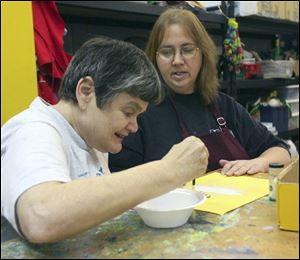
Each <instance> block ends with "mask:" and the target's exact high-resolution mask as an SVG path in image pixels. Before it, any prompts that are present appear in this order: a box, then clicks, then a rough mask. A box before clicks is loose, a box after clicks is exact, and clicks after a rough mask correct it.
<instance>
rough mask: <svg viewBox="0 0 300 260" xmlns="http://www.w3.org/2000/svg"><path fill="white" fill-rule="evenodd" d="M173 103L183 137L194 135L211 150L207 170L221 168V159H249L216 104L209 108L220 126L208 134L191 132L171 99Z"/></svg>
mask: <svg viewBox="0 0 300 260" xmlns="http://www.w3.org/2000/svg"><path fill="white" fill-rule="evenodd" d="M171 104H172V107H173V109H174V112H175V113H176V115H177V119H178V123H179V125H180V128H181V131H182V139H185V138H187V137H188V136H191V135H193V136H196V137H198V138H200V139H201V141H202V142H203V143H204V144H205V145H206V147H207V149H208V152H209V158H208V166H207V171H213V170H216V169H218V168H220V164H219V161H220V160H221V159H225V160H228V161H232V160H249V156H248V154H247V152H246V151H245V149H244V147H243V146H241V144H240V143H239V142H238V141H237V140H236V139H235V138H234V137H233V135H232V133H231V132H230V131H229V129H228V128H227V126H226V120H225V119H224V117H222V116H221V115H220V112H219V110H218V109H217V107H216V105H215V104H213V103H212V104H210V105H209V109H210V111H211V112H212V114H213V115H214V117H215V119H216V122H217V124H218V128H215V129H210V132H209V133H207V134H201V133H197V132H192V133H190V132H189V131H188V130H187V128H186V127H185V125H184V123H183V120H182V118H181V116H180V114H179V113H178V111H177V109H176V104H175V101H174V100H173V99H171Z"/></svg>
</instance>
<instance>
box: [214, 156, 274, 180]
mask: <svg viewBox="0 0 300 260" xmlns="http://www.w3.org/2000/svg"><path fill="white" fill-rule="evenodd" d="M219 164H220V166H221V167H222V169H221V173H222V174H225V175H227V176H232V175H234V176H239V175H243V174H255V173H258V172H267V171H268V168H269V162H268V160H266V159H265V158H259V157H258V158H255V159H251V160H236V161H228V160H223V159H221V160H220V161H219Z"/></svg>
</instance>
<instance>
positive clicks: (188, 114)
mask: <svg viewBox="0 0 300 260" xmlns="http://www.w3.org/2000/svg"><path fill="white" fill-rule="evenodd" d="M173 98H174V100H175V102H176V109H177V112H178V113H179V114H180V117H181V118H182V121H183V123H184V126H185V127H186V129H187V131H188V133H190V134H191V133H199V134H200V135H205V134H208V133H209V132H210V130H212V129H219V127H220V125H219V124H218V122H217V121H216V117H215V116H214V115H213V113H212V112H211V109H210V108H209V106H205V105H203V104H201V102H200V100H201V94H200V93H197V92H195V93H192V94H187V95H182V94H177V93H176V94H174V96H173ZM215 104H216V106H217V108H218V111H220V113H221V116H222V117H224V118H226V126H227V128H228V131H229V132H228V134H229V135H231V133H230V131H232V132H233V134H234V138H235V139H237V141H238V142H239V143H240V144H241V146H242V147H244V149H245V151H246V152H247V154H248V156H249V158H251V159H252V158H256V157H258V156H259V155H260V154H261V153H263V152H264V151H265V150H267V149H268V148H271V147H274V146H278V147H282V148H285V149H287V150H288V146H287V144H286V143H285V142H284V141H283V140H281V139H279V138H278V137H276V136H274V135H272V133H271V132H269V131H268V130H267V128H266V127H264V126H263V125H262V124H260V122H258V121H256V120H254V119H253V118H252V117H251V116H250V115H249V113H248V112H247V111H246V109H245V108H244V107H243V106H241V105H240V104H238V103H237V102H236V101H235V100H234V99H233V98H232V97H230V96H228V95H226V94H224V93H222V92H220V93H219V95H218V97H217V99H216V103H215ZM218 117H219V115H217V118H218ZM220 123H221V124H222V121H220ZM138 125H139V129H138V131H137V132H136V133H133V134H130V135H129V136H128V137H126V138H125V139H124V141H123V148H122V151H121V152H120V153H117V154H110V155H109V167H110V170H111V171H112V172H116V171H120V170H124V169H127V168H130V167H133V166H136V165H140V164H142V163H146V162H150V161H154V160H159V159H161V158H162V157H164V156H165V155H166V154H167V153H168V152H169V150H170V149H171V148H172V146H173V145H174V144H177V143H179V142H181V141H182V139H183V136H182V129H181V127H180V125H179V122H178V117H177V115H176V113H174V109H173V107H172V104H171V102H170V99H165V100H164V101H163V102H162V103H161V104H159V105H158V106H151V105H150V106H149V107H148V109H147V111H146V112H145V113H143V114H142V115H140V116H139V117H138ZM229 129H230V130H229ZM216 131H217V130H216ZM222 135H223V134H222ZM226 135H227V134H226ZM218 149H221V148H220V147H219V146H218ZM218 167H220V166H218Z"/></svg>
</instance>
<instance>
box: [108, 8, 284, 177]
mask: <svg viewBox="0 0 300 260" xmlns="http://www.w3.org/2000/svg"><path fill="white" fill-rule="evenodd" d="M146 53H147V55H148V57H149V58H150V60H151V61H152V63H153V64H154V65H155V67H156V69H157V70H158V71H159V74H160V76H161V80H162V82H163V83H164V84H165V85H166V87H167V90H168V91H167V95H166V98H165V100H164V101H163V102H162V103H161V104H160V105H159V106H150V107H149V108H148V110H147V111H146V112H145V113H144V114H143V115H141V117H140V118H139V122H138V123H139V131H138V132H137V133H136V134H133V135H130V136H129V137H128V138H126V139H125V141H124V143H123V150H122V151H121V152H120V153H118V154H115V155H110V167H111V170H112V171H117V170H121V169H125V168H129V167H132V166H135V165H138V164H142V163H145V162H149V161H153V160H158V159H160V158H162V157H163V156H164V155H165V154H166V153H167V151H168V150H169V149H170V148H171V147H172V145H174V144H176V143H179V142H180V141H181V140H183V139H184V138H186V137H188V136H190V135H194V136H197V137H199V138H200V139H201V140H202V141H203V142H204V143H205V145H206V146H207V148H208V150H209V165H208V169H207V170H208V171H212V170H216V169H219V168H220V169H221V172H222V173H224V174H226V175H243V174H254V173H257V172H266V171H268V165H269V162H271V161H272V162H282V163H284V164H285V165H287V164H288V163H289V162H290V155H289V152H288V147H287V145H286V144H285V143H284V142H283V141H282V140H280V139H279V138H277V137H275V136H273V135H272V134H271V133H270V132H268V131H267V129H266V128H265V127H264V126H262V125H261V124H260V123H259V122H257V121H255V120H253V119H252V118H251V116H250V115H249V114H248V112H247V111H246V110H245V109H244V108H243V107H242V106H241V105H240V104H238V103H237V102H236V101H235V100H234V99H232V98H231V97H229V96H227V95H226V94H224V93H221V92H220V93H219V92H218V79H217V71H216V63H217V54H216V48H215V45H214V43H213V41H212V40H211V38H210V37H209V35H208V34H207V32H206V30H205V28H204V27H203V25H202V24H201V22H200V21H199V20H198V18H197V17H196V16H195V15H194V14H193V13H192V12H190V11H187V10H182V9H168V10H167V11H165V12H164V13H163V14H162V15H161V16H160V17H159V19H158V20H157V21H156V23H155V25H154V27H153V29H152V32H151V34H150V38H149V41H148V44H147V47H146Z"/></svg>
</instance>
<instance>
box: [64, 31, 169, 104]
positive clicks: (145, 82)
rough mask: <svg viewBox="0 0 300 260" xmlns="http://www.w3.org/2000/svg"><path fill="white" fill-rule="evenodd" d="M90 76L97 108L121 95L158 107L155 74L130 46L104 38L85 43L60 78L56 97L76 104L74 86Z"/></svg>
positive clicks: (160, 94)
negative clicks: (59, 86)
mask: <svg viewBox="0 0 300 260" xmlns="http://www.w3.org/2000/svg"><path fill="white" fill-rule="evenodd" d="M86 76H90V77H91V78H92V79H93V81H94V85H95V94H96V102H97V106H98V107H99V108H102V107H103V106H104V105H105V104H106V103H108V102H110V101H111V100H112V99H113V98H114V97H115V96H116V95H118V94H119V93H121V92H126V93H127V94H129V95H131V96H133V97H138V98H140V99H142V100H144V101H146V102H149V103H154V104H158V103H159V102H161V100H162V99H163V96H164V91H163V89H162V86H161V83H160V79H159V76H158V73H157V72H156V70H155V68H154V66H153V65H152V64H151V62H150V61H149V59H148V58H147V56H146V55H145V53H144V52H143V51H142V50H140V49H139V48H138V47H136V46H134V45H133V44H131V43H127V42H123V41H120V40H115V39H110V38H108V37H97V38H93V39H90V40H88V41H87V42H85V43H84V44H83V45H82V47H81V48H80V49H79V50H78V51H77V52H76V53H75V55H74V56H73V58H72V60H71V62H70V64H69V66H68V68H67V70H66V72H65V74H64V77H63V79H62V84H61V88H60V91H59V98H60V99H64V100H72V101H73V102H75V103H77V99H76V86H77V83H78V81H79V80H80V79H81V78H84V77H86Z"/></svg>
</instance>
